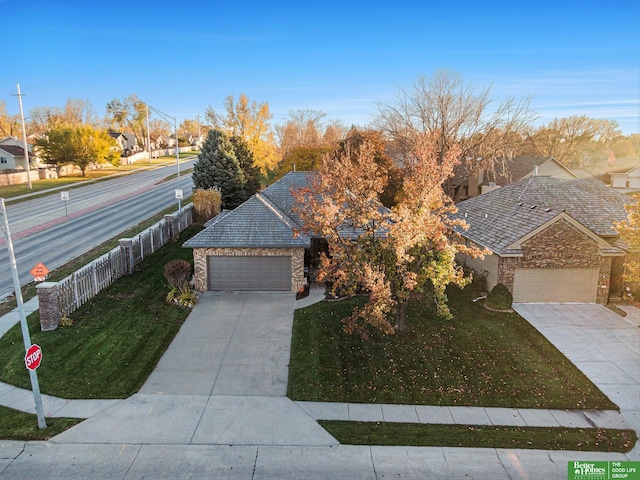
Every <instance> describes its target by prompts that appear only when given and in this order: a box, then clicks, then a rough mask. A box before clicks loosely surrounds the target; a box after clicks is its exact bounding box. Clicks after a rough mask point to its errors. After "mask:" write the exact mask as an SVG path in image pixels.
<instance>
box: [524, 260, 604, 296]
mask: <svg viewBox="0 0 640 480" xmlns="http://www.w3.org/2000/svg"><path fill="white" fill-rule="evenodd" d="M597 287H598V269H597V268H516V269H515V272H514V275H513V301H514V302H532V303H533V302H595V301H596V292H597Z"/></svg>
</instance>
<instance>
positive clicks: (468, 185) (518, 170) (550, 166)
mask: <svg viewBox="0 0 640 480" xmlns="http://www.w3.org/2000/svg"><path fill="white" fill-rule="evenodd" d="M472 161H473V160H471V159H470V160H466V163H465V165H461V166H459V167H458V169H457V171H456V176H455V177H454V180H453V182H454V185H457V187H456V189H455V196H454V200H455V201H460V200H465V199H467V198H473V197H475V196H477V195H480V194H482V193H487V192H490V191H492V190H495V189H496V188H499V187H503V186H505V185H509V184H510V183H512V182H517V181H518V180H522V179H523V178H527V177H529V176H532V175H547V176H551V177H554V178H559V179H566V180H572V179H577V178H579V177H578V175H576V173H575V172H572V171H571V170H569V169H568V168H567V167H565V166H564V165H562V164H561V163H560V162H559V161H557V160H556V159H555V158H553V157H535V156H523V155H521V156H518V157H514V158H511V159H508V160H505V162H504V163H503V164H500V162H498V164H497V165H496V166H495V169H494V170H493V171H487V170H486V169H478V170H477V171H475V170H474V169H471V170H473V173H471V174H470V175H469V177H468V178H466V179H465V178H464V177H465V176H466V173H465V171H466V170H467V169H469V168H470V167H469V166H468V163H469V162H472Z"/></svg>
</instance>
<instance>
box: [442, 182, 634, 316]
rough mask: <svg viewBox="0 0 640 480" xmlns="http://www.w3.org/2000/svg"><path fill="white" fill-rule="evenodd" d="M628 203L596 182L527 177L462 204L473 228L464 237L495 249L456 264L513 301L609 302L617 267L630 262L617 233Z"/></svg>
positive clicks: (462, 214)
mask: <svg viewBox="0 0 640 480" xmlns="http://www.w3.org/2000/svg"><path fill="white" fill-rule="evenodd" d="M628 201H629V198H628V197H626V196H625V195H622V194H620V193H618V192H616V191H614V190H612V189H610V188H608V187H607V186H606V185H604V184H603V183H602V182H599V181H597V180H592V179H579V180H561V179H557V178H553V177H550V176H530V177H527V178H524V179H522V180H520V181H517V182H515V183H512V184H510V185H506V186H503V187H501V188H498V189H497V190H494V191H492V192H489V193H486V194H483V195H480V196H478V197H475V198H472V199H469V200H465V201H462V202H460V203H458V204H457V205H456V206H457V207H458V212H457V213H456V214H455V215H453V216H454V217H455V218H459V219H464V220H465V221H466V222H467V224H468V226H469V228H468V229H467V230H462V229H459V234H460V235H461V236H462V237H463V238H464V239H466V241H468V242H469V243H470V244H475V245H479V246H481V247H486V248H487V249H488V250H490V251H491V254H490V255H487V256H485V257H484V259H479V258H475V259H473V258H469V257H465V256H462V255H461V256H459V257H458V260H459V262H460V263H462V264H463V265H465V266H467V267H469V268H471V269H472V270H474V271H475V272H476V273H477V274H479V275H482V276H484V277H485V278H486V281H487V288H488V289H491V288H493V287H494V286H495V285H496V284H497V283H502V284H504V285H505V286H506V287H507V288H508V289H509V291H510V292H511V293H512V294H513V301H514V302H598V303H607V301H608V297H609V291H610V285H611V272H612V263H616V262H617V265H618V267H619V266H620V265H621V264H622V263H623V262H624V259H625V251H624V250H623V248H622V247H623V246H622V245H620V243H619V242H618V241H617V239H618V236H617V234H616V232H615V231H614V230H613V228H612V227H613V223H614V222H616V221H623V220H625V219H626V218H627V217H626V211H625V209H624V205H625V203H626V202H628Z"/></svg>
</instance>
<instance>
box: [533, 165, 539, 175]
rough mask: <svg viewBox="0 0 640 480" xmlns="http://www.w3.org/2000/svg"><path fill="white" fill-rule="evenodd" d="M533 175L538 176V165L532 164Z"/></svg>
mask: <svg viewBox="0 0 640 480" xmlns="http://www.w3.org/2000/svg"><path fill="white" fill-rule="evenodd" d="M533 176H534V177H537V176H538V165H534V166H533Z"/></svg>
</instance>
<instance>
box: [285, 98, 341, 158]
mask: <svg viewBox="0 0 640 480" xmlns="http://www.w3.org/2000/svg"><path fill="white" fill-rule="evenodd" d="M326 116H327V114H326V113H325V112H323V111H322V110H311V109H300V110H290V111H289V118H288V119H287V121H286V123H285V124H284V125H276V136H277V140H278V146H279V152H280V155H281V156H282V157H286V156H287V155H288V154H289V153H291V152H292V151H293V150H294V149H296V148H298V147H333V146H335V145H337V144H338V142H340V141H342V140H344V138H345V137H346V135H347V132H348V128H347V127H346V126H344V124H342V123H341V122H340V121H338V120H330V121H328V122H326V123H325V122H323V119H324V118H325V117H326Z"/></svg>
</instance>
